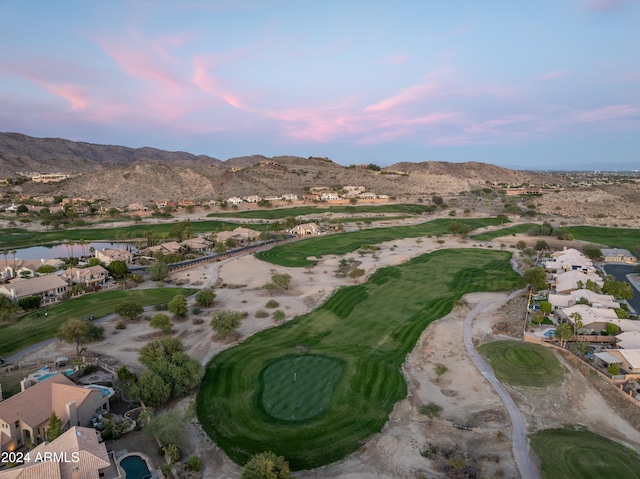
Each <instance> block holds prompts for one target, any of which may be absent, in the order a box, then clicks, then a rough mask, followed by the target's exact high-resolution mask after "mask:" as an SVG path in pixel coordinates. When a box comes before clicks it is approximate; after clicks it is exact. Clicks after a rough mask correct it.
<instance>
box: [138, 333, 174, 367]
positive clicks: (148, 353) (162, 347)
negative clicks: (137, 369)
mask: <svg viewBox="0 0 640 479" xmlns="http://www.w3.org/2000/svg"><path fill="white" fill-rule="evenodd" d="M183 352H184V345H183V344H182V341H180V340H179V339H177V338H172V337H171V336H165V337H163V338H160V339H156V340H153V341H149V342H148V343H147V344H145V345H144V346H142V348H140V351H139V352H138V360H139V361H140V362H141V363H142V364H144V365H145V366H146V367H148V368H151V367H153V365H154V364H155V363H156V362H157V361H159V360H160V359H162V358H166V357H170V356H172V355H173V354H174V353H183Z"/></svg>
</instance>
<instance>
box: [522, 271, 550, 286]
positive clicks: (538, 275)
mask: <svg viewBox="0 0 640 479" xmlns="http://www.w3.org/2000/svg"><path fill="white" fill-rule="evenodd" d="M520 285H521V286H527V285H528V286H531V288H532V289H534V290H541V289H547V273H546V272H545V270H544V269H543V268H542V267H540V266H534V267H533V268H529V269H528V270H526V271H525V272H524V274H523V275H522V277H521V278H520Z"/></svg>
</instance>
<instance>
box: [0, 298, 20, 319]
mask: <svg viewBox="0 0 640 479" xmlns="http://www.w3.org/2000/svg"><path fill="white" fill-rule="evenodd" d="M16 311H18V305H17V304H16V303H14V302H13V301H11V300H10V299H9V298H7V297H6V296H4V295H2V294H0V322H5V321H9V319H11V316H12V315H13V313H15V312H16Z"/></svg>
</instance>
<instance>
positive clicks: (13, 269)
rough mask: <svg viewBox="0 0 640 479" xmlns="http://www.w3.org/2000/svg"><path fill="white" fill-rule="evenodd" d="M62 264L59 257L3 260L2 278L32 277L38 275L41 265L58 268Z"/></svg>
mask: <svg viewBox="0 0 640 479" xmlns="http://www.w3.org/2000/svg"><path fill="white" fill-rule="evenodd" d="M61 264H62V261H60V260H59V259H46V260H45V259H19V258H16V260H15V265H14V261H11V260H9V261H6V262H3V270H2V273H1V276H2V279H11V278H15V277H22V278H24V277H29V278H32V277H34V276H36V275H37V272H38V268H40V266H44V265H49V266H53V267H54V268H56V269H57V268H58V267H59V266H60V265H61Z"/></svg>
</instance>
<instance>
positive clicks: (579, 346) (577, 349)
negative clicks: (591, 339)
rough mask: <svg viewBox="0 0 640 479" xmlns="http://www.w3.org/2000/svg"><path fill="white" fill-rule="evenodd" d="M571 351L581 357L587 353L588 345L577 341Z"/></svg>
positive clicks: (585, 342)
mask: <svg viewBox="0 0 640 479" xmlns="http://www.w3.org/2000/svg"><path fill="white" fill-rule="evenodd" d="M571 349H572V351H573V352H574V353H576V354H577V355H578V356H580V357H582V356H584V355H585V353H586V352H587V351H589V343H588V342H587V341H578V342H577V343H575V344H574V345H573V348H571Z"/></svg>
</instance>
